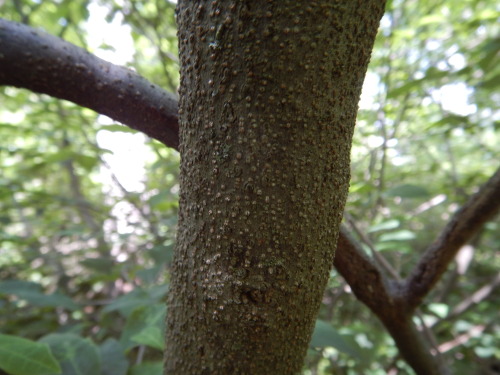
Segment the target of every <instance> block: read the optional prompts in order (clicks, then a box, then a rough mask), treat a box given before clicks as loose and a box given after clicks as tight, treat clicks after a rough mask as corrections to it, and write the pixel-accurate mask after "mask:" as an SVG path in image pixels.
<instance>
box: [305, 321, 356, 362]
mask: <svg viewBox="0 0 500 375" xmlns="http://www.w3.org/2000/svg"><path fill="white" fill-rule="evenodd" d="M310 346H311V347H313V348H326V347H333V348H335V349H337V350H339V351H341V352H343V353H346V354H349V355H350V356H351V357H355V358H360V356H361V354H360V352H361V351H360V348H359V347H355V346H354V344H352V343H349V342H347V341H346V340H345V339H344V337H343V336H342V335H340V334H339V333H338V332H337V331H336V330H335V329H334V328H333V327H332V326H331V325H330V324H328V323H326V322H324V321H322V320H316V326H315V327H314V332H313V335H312V339H311V343H310Z"/></svg>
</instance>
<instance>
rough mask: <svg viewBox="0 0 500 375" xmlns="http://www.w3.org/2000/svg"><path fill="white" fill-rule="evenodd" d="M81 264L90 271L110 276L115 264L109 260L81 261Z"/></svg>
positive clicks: (93, 259) (88, 259)
mask: <svg viewBox="0 0 500 375" xmlns="http://www.w3.org/2000/svg"><path fill="white" fill-rule="evenodd" d="M80 264H81V265H82V266H84V267H86V268H88V269H91V270H94V271H97V272H101V273H105V274H109V273H110V271H111V270H112V269H113V266H114V265H115V262H114V261H113V260H112V259H109V258H87V259H84V260H82V261H80Z"/></svg>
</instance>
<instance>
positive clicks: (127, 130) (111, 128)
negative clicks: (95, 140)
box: [100, 124, 137, 133]
mask: <svg viewBox="0 0 500 375" xmlns="http://www.w3.org/2000/svg"><path fill="white" fill-rule="evenodd" d="M100 130H107V131H109V132H123V133H137V130H134V129H132V128H129V127H128V126H125V125H118V124H113V125H103V126H101V129H100Z"/></svg>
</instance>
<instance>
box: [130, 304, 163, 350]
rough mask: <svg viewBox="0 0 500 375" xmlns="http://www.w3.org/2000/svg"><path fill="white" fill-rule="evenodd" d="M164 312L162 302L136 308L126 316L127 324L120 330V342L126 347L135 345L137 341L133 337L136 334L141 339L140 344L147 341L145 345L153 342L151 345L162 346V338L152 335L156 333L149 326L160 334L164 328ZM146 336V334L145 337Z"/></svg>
mask: <svg viewBox="0 0 500 375" xmlns="http://www.w3.org/2000/svg"><path fill="white" fill-rule="evenodd" d="M165 313H166V308H165V305H164V304H163V303H157V304H155V305H147V306H141V307H139V308H137V309H136V310H135V311H133V313H132V314H131V315H130V316H129V317H128V318H127V324H126V325H125V329H124V330H123V332H122V336H121V338H120V343H121V344H122V345H123V346H124V347H125V348H126V349H130V348H132V347H134V346H137V344H138V342H137V341H136V340H135V339H133V338H134V337H135V336H137V335H138V336H139V340H141V342H140V344H146V342H147V344H146V345H150V344H151V343H154V346H153V347H158V345H160V346H163V338H158V337H157V336H155V337H153V335H156V334H154V333H153V334H152V333H151V332H150V331H149V330H150V328H149V327H152V328H153V329H155V330H157V331H158V333H159V334H160V335H162V334H163V333H162V332H164V330H165ZM146 336H148V338H147V339H146ZM159 342H161V343H159Z"/></svg>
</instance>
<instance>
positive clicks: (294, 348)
mask: <svg viewBox="0 0 500 375" xmlns="http://www.w3.org/2000/svg"><path fill="white" fill-rule="evenodd" d="M383 10H384V1H380V0H371V1H362V2H361V1H340V2H332V1H316V2H300V1H299V2H297V1H279V2H277V1H276V2H273V1H263V0H258V1H234V0H233V1H222V0H221V1H212V2H210V3H208V2H207V3H205V2H198V1H181V2H179V5H178V23H179V41H180V59H181V89H180V94H181V99H180V109H179V115H180V123H181V126H180V129H181V130H180V139H181V144H180V150H181V155H182V161H181V177H180V183H181V195H180V213H179V230H178V238H177V248H176V253H175V256H174V268H173V273H172V280H171V288H170V295H169V304H168V317H167V343H166V353H165V374H186V375H189V374H197V375H198V374H278V375H279V374H295V373H298V372H299V371H300V370H301V367H302V363H303V358H304V356H305V354H306V350H307V345H308V343H309V339H310V336H311V333H312V329H313V326H314V322H315V318H316V315H317V312H318V308H319V305H320V301H321V296H322V293H323V289H324V286H325V283H326V281H327V279H328V275H329V270H330V267H331V260H332V259H333V255H334V250H335V245H336V242H337V238H338V227H339V224H340V220H341V217H342V212H343V208H344V204H345V199H346V195H347V191H348V184H349V153H350V145H351V138H352V132H353V128H354V122H355V117H356V112H357V103H358V100H359V95H360V90H361V86H362V83H363V79H364V75H365V72H366V68H367V65H368V61H369V56H370V53H371V50H372V47H373V42H374V38H375V35H376V31H377V27H378V23H379V20H380V17H381V16H382V14H383Z"/></svg>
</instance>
